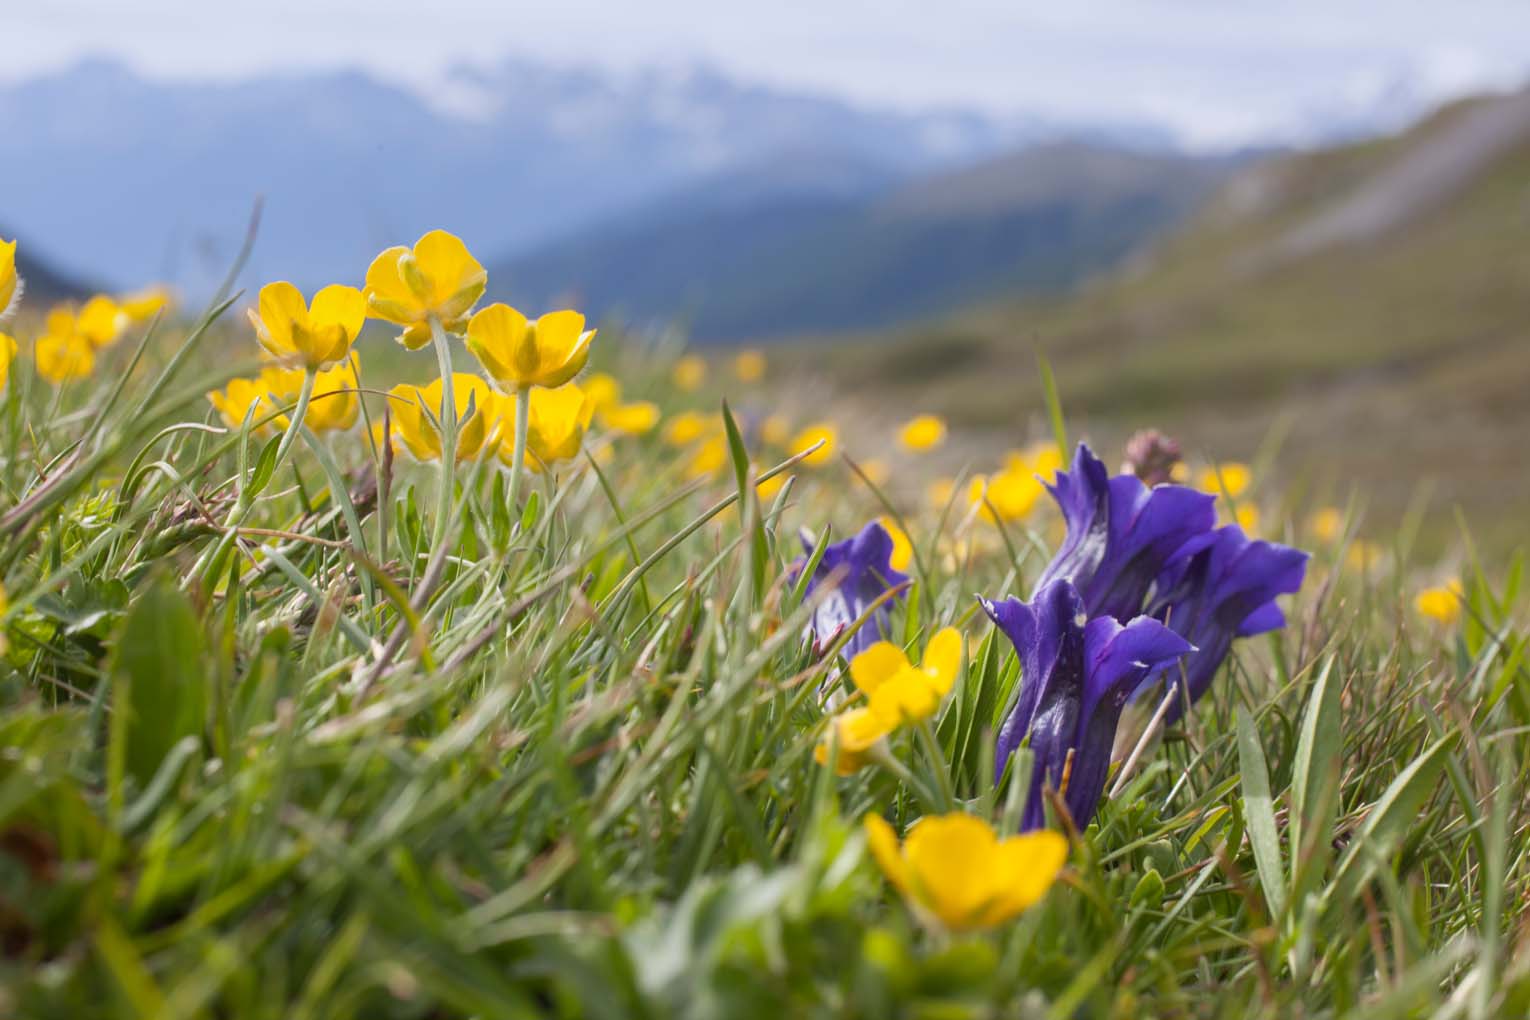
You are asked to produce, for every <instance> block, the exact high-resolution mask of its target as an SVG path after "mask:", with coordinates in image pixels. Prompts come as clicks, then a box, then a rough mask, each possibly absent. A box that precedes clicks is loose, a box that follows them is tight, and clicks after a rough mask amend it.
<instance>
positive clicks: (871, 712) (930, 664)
mask: <svg viewBox="0 0 1530 1020" xmlns="http://www.w3.org/2000/svg"><path fill="white" fill-rule="evenodd" d="M961 665H962V636H961V632H960V631H958V630H956V629H955V628H954V627H947V628H946V629H945V630H942V631H940V632H939V633H938V634H936V635H935V636H934V637H932V638H930V642H929V644H928V645H927V646H926V647H925V650H924V660H923V661H922V662H921V663H920V664H919V665H918V666H915V665H913V664H912V663H910V662H909V660H908V656H907V655H905V654H904V652H903V649H901V648H899V647H898V646H897V645H895V644H893V643H892V642H890V641H878V642H877V643H876V644H874V645H872V646H871V647H870V648H867V649H866V650H865V651H864V652H861V653H860V654H859V655H857V656H856V657H855V658H853V659H851V660H850V679H851V680H853V681H854V682H855V686H856V688H857V689H858V690H859V691H860V692H861V693H862V694H864V695H865V696H866V704H865V705H863V706H861V707H859V708H852V709H849V710H847V711H845V712H841V713H840V714H839V715H838V716H836V717H835V719H834V731H833V737H832V741H833V743H836V744H838V752H839V758H838V760H837V762H836V764H835V768H836V771H838V772H839V774H840V775H849V774H850V773H852V772H855V771H856V770H858V769H860V768H861V767H862V766H864V765H865V764H866V762H867V754H868V752H869V751H870V750H871V749H872V748H873V747H875V746H876V745H877V743H878V742H880V741H881V740H882V738H884V737H886V736H888V735H889V734H891V733H892V732H893V731H895V730H897V729H898V728H899V727H901V726H904V725H906V724H908V723H918V722H922V721H924V720H926V719H928V718H930V717H931V716H932V715H934V714H935V710H936V709H938V708H939V707H940V703H941V702H942V701H944V700H945V697H946V695H947V694H949V693H950V691H951V685H952V684H953V683H955V682H956V674H957V671H958V670H960V669H961ZM831 750H832V748H831V746H830V740H829V739H827V738H826V739H825V741H824V742H823V743H821V744H819V745H818V749H817V751H816V752H815V756H816V757H817V759H818V761H819V763H820V764H824V763H827V762H828V761H829V757H830V752H831Z"/></svg>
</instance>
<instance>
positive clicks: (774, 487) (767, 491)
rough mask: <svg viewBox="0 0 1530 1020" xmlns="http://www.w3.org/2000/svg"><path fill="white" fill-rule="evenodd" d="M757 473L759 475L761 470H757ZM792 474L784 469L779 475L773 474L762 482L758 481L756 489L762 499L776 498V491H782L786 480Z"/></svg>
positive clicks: (766, 500) (768, 500)
mask: <svg viewBox="0 0 1530 1020" xmlns="http://www.w3.org/2000/svg"><path fill="white" fill-rule="evenodd" d="M755 474H756V476H758V474H759V472H755ZM791 476H792V475H791V472H789V471H783V472H781V473H780V474H778V475H771V476H770V477H769V478H767V479H765V480H764V481H762V482H756V483H755V485H754V491H755V492H756V493H757V494H758V495H759V497H760V499H761V500H762V501H764V502H770V501H771V500H774V499H775V498H776V493H778V492H780V491H781V487H782V486H783V485H785V484H786V480H787V479H788V478H790V477H791Z"/></svg>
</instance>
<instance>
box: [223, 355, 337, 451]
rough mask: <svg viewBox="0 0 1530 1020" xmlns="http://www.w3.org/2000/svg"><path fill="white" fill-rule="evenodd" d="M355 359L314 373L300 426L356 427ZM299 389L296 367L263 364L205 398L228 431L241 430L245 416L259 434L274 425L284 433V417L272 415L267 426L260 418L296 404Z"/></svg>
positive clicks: (332, 429)
mask: <svg viewBox="0 0 1530 1020" xmlns="http://www.w3.org/2000/svg"><path fill="white" fill-rule="evenodd" d="M360 360H361V359H360V356H359V355H357V354H355V353H354V352H352V353H351V355H350V356H349V357H348V358H347V359H346V360H345V361H343V362H341V363H340V364H338V365H335V366H333V367H332V368H328V369H325V370H323V371H321V372H319V373H317V374H316V376H315V378H314V393H313V401H312V403H311V404H310V405H309V407H308V413H307V414H306V415H305V416H304V418H303V424H304V425H306V426H308V427H309V428H310V429H312V430H313V431H315V432H343V431H345V430H346V429H349V428H350V427H351V426H353V425H355V424H356V419H357V417H358V415H359V413H360V407H361V404H360V400H359V398H358V395H357V394H358V390H359V389H360V383H359V382H358V372H359V371H360ZM302 387H303V373H302V372H301V371H299V370H296V369H290V368H282V367H280V366H278V365H268V366H267V367H266V368H264V369H262V370H261V371H260V373H259V374H258V375H256V376H255V377H254V378H250V379H231V380H229V383H228V385H227V386H226V387H224V388H223V389H221V390H214V391H213V392H211V393H209V394H207V400H208V402H209V403H211V404H212V405H213V409H214V410H216V411H217V412H218V414H219V415H220V416H221V417H222V418H223V420H224V422H226V423H227V424H228V426H229V427H230V428H240V427H242V426H243V424H244V422H245V419H246V417H250V416H251V412H252V410H253V417H251V422H252V424H253V425H254V426H255V428H256V431H257V432H259V433H268V432H270V431H271V427H272V426H273V425H274V426H275V427H276V428H278V429H285V428H286V427H287V426H288V424H289V422H288V419H287V416H286V415H277V416H276V417H274V418H272V419H271V421H270V422H267V423H264V424H262V419H264V418H266V417H267V416H269V415H271V414H273V413H274V412H276V411H278V410H281V409H282V408H285V407H288V406H290V405H291V404H292V403H293V402H294V401H296V400H297V397H298V393H299V392H300V391H301V389H302Z"/></svg>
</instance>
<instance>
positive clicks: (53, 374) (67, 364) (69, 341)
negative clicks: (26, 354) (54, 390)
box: [32, 330, 96, 386]
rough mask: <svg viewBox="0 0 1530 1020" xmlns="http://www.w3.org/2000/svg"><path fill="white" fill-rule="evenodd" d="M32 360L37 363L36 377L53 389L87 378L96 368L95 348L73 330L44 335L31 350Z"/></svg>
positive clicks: (50, 332) (49, 332)
mask: <svg viewBox="0 0 1530 1020" xmlns="http://www.w3.org/2000/svg"><path fill="white" fill-rule="evenodd" d="M32 357H33V359H34V360H35V361H36V363H37V374H38V375H40V376H42V377H43V378H44V379H46V380H48V381H49V382H50V383H53V384H54V385H55V386H57V385H58V384H59V383H63V382H68V381H69V380H71V379H84V378H87V377H88V376H89V375H90V373H91V372H92V371H94V370H95V367H96V351H95V348H94V347H92V346H91V345H90V342H89V341H88V340H86V339H85V338H84V337H83V336H81V335H80V334H78V333H75V332H73V331H70V332H68V333H54V332H52V331H51V330H50V331H48V332H46V333H44V334H43V335H42V336H41V337H39V338H38V340H37V344H36V345H35V346H34V347H33V350H32Z"/></svg>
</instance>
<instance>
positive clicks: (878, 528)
mask: <svg viewBox="0 0 1530 1020" xmlns="http://www.w3.org/2000/svg"><path fill="white" fill-rule="evenodd" d="M802 544H803V548H804V549H805V550H806V551H807V553H808V554H809V555H811V553H812V550H813V543H812V542H811V541H810V540H809V539H808V538H807V536H805V535H804V536H803V538H802ZM892 552H893V541H892V536H890V535H889V534H888V533H887V529H885V528H883V527H882V525H880V524H878V523H877V522H876V521H872V522H871V523H869V524H867V525H866V526H865V527H864V528H862V529H861V530H860V531H859V532H858V533H857V534H856V535H854V536H853V537H851V538H848V539H845V540H844V541H843V542H834V543H832V544H830V545H828V546H827V547H825V549H824V553H823V557H822V558H821V559H820V560H819V561H818V568H817V569H816V570H815V571H814V572H813V576H812V577H811V578H809V579H808V585H807V592H806V594H807V595H808V596H813V595H815V594H817V592H818V589H819V587H820V586H822V585H823V584H825V583H827V582H828V581H829V580H830V578H834V577H836V575H837V577H838V580H837V583H836V584H835V587H834V590H833V591H832V592H829V593H826V594H825V595H824V596H823V601H822V602H820V603H819V605H818V607H817V609H815V610H814V611H813V619H812V621H811V622H810V623H809V628H810V629H811V631H812V633H813V637H814V640H816V641H818V642H819V643H820V644H823V643H826V642H828V641H830V640H832V639H833V637H834V635H836V634H837V633H839V632H840V631H841V630H842V629H844V628H846V627H849V626H852V625H853V624H854V623H855V621H856V620H858V619H860V618H861V616H862V615H863V614H864V613H865V612H866V610H867V609H868V608H870V606H871V604H872V603H873V602H875V601H876V600H877V599H879V598H881V597H882V595H883V594H885V593H886V592H887V591H888V590H889V589H891V588H896V587H898V586H900V585H902V584H904V583H906V582H907V581H908V577H907V575H905V574H903V573H901V572H900V571H897V570H894V569H893V568H892V563H891V558H892ZM805 565H806V560H805V559H804V560H799V561H798V562H797V564H796V565H795V566H794V568H793V576H796V575H797V574H798V573H800V571H801V570H802V569H803V568H804V567H805ZM899 598H902V593H901V592H900V593H898V594H897V595H895V596H893V597H892V598H891V599H889V600H888V601H886V602H883V603H882V604H881V605H880V606H878V607H877V610H876V612H875V613H873V614H872V617H871V619H870V620H868V621H867V623H866V625H865V626H863V627H861V628H860V630H858V631H856V632H855V634H854V635H852V636H851V638H850V640H849V641H848V642H846V644H845V648H844V654H845V656H846V657H847V658H851V659H853V658H854V657H855V656H856V655H857V654H859V653H860V652H863V651H865V650H866V649H867V648H869V647H871V646H872V645H873V644H875V643H876V642H878V641H880V640H881V639H882V638H883V637H884V636H886V635H887V634H888V633H889V632H890V621H891V618H892V606H891V604H892V602H894V601H896V600H897V599H899Z"/></svg>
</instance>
